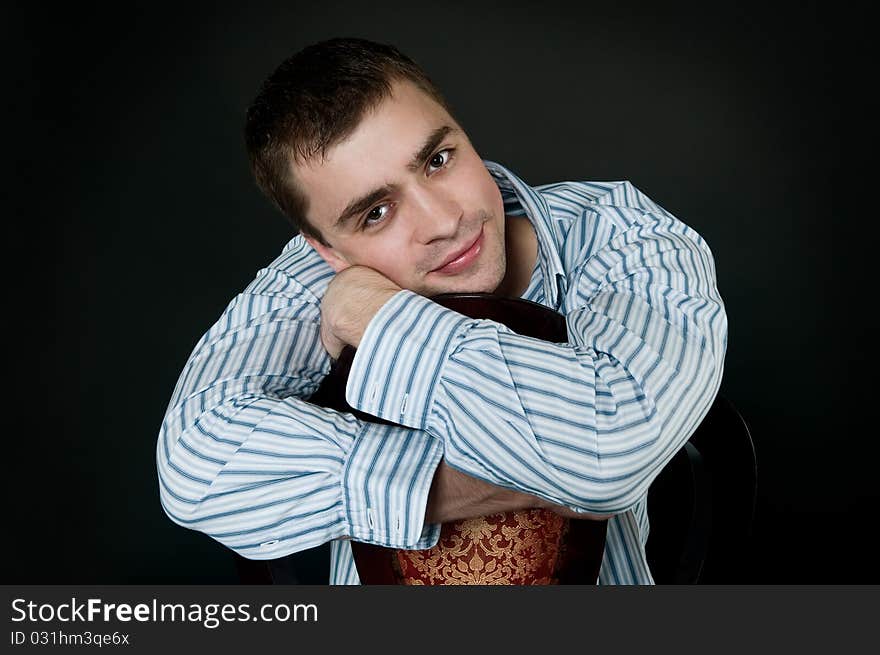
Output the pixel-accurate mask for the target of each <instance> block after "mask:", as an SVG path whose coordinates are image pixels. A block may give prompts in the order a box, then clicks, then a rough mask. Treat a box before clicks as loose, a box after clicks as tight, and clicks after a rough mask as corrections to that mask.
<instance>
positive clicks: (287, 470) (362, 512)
mask: <svg viewBox="0 0 880 655" xmlns="http://www.w3.org/2000/svg"><path fill="white" fill-rule="evenodd" d="M267 277H268V278H275V280H274V282H273V281H271V280H268V279H266V278H267ZM319 318H320V303H319V300H318V299H317V298H316V297H315V296H314V295H313V294H311V293H310V292H309V291H308V290H307V289H306V288H304V287H302V286H301V285H299V284H298V283H296V282H295V281H294V280H293V279H291V278H289V277H288V276H287V275H285V274H283V273H280V272H278V271H272V270H267V271H263V272H261V274H260V275H259V276H258V279H257V281H256V282H255V283H254V284H252V285H251V287H249V289H248V290H246V291H245V293H243V294H241V295H240V296H238V297H237V298H236V299H235V300H234V301H233V302H232V303H231V304H230V306H229V307H228V308H227V310H226V311H225V312H224V314H223V316H222V317H221V319H220V321H218V323H217V324H216V325H215V326H214V327H213V328H212V329H211V330H209V332H208V333H207V334H206V335H205V336H204V337H203V338H202V339H201V340H200V342H199V343H198V344H197V345H196V347H195V349H194V351H193V353H192V355H191V356H190V358H189V361H188V362H187V364H186V366H185V367H184V369H183V372H182V373H181V376H180V379H179V381H178V383H177V387H176V389H175V391H174V394H173V396H172V398H171V402H170V403H169V406H168V410H167V412H166V415H165V419H164V421H163V423H162V427H161V430H160V434H159V438H158V443H157V450H156V458H157V469H158V477H159V494H160V500H161V503H162V506H163V508H164V510H165V511H166V513H167V514H168V516H169V517H170V518H171V519H172V520H173V521H174V522H176V523H178V524H180V525H182V526H185V527H187V528H192V529H195V530H199V531H202V532H205V533H206V534H208V535H209V536H211V537H213V538H215V539H217V540H218V541H220V542H221V543H223V544H225V545H227V546H228V547H230V548H232V549H233V550H235V551H236V552H238V553H240V554H241V555H243V556H245V557H248V558H251V559H273V558H277V557H282V556H284V555H287V554H290V553H292V552H296V551H299V550H303V549H306V548H310V547H313V546H317V545H319V544H322V543H325V542H327V541H330V540H333V539H340V538H351V539H355V540H358V541H364V542H368V543H375V544H379V545H382V546H388V547H396V548H427V547H430V546H432V545H433V544H434V543H436V541H437V538H438V536H439V526H434V525H426V524H425V523H424V514H425V507H426V505H427V497H428V492H429V489H430V485H431V481H432V478H433V474H434V470H435V469H436V467H437V465H438V463H439V461H440V458H441V457H442V443H441V442H439V441H438V440H437V439H435V438H433V437H431V436H430V435H428V434H427V433H425V432H423V431H421V430H418V429H412V428H409V427H403V426H389V425H382V424H378V423H368V422H363V421H360V420H358V419H357V418H355V417H354V416H352V415H351V414H344V413H339V412H336V411H333V410H329V409H325V408H322V407H317V406H315V405H312V404H310V403H308V402H306V401H305V400H303V399H304V398H307V397H308V396H309V395H311V394H312V393H313V392H314V391H315V390H316V389H317V387H318V385H319V384H320V381H321V380H322V379H323V377H324V376H325V375H326V374H327V371H328V370H329V358H328V356H327V354H326V352H325V351H324V349H323V347H322V346H321V341H320V327H319V322H318V321H319Z"/></svg>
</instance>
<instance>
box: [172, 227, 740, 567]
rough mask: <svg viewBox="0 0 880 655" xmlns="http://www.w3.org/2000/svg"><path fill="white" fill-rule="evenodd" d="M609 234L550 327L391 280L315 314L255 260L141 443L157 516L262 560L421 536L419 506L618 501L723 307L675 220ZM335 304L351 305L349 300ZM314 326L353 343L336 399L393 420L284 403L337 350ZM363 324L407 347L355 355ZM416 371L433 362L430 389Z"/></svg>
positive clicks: (693, 384) (694, 415)
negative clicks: (464, 312)
mask: <svg viewBox="0 0 880 655" xmlns="http://www.w3.org/2000/svg"><path fill="white" fill-rule="evenodd" d="M610 234H611V238H610V239H607V240H606V243H607V245H606V246H605V247H603V248H596V249H595V253H594V254H593V255H592V256H590V257H586V256H583V257H581V258H580V259H581V260H582V261H583V265H582V266H581V267H580V268H579V269H578V270H573V271H572V275H571V284H570V287H569V290H568V296H567V298H566V303H567V304H568V309H569V310H570V311H568V322H569V334H570V335H572V336H573V342H572V343H570V344H546V343H540V344H538V343H535V342H534V340H529V339H527V338H525V337H521V336H520V335H515V334H512V333H510V332H509V331H506V330H504V329H503V328H502V327H501V326H498V325H497V324H491V323H490V322H484V321H473V320H471V319H467V318H466V317H462V316H460V315H457V314H455V313H454V312H450V311H449V310H445V309H442V308H440V307H439V306H437V305H435V304H434V303H431V302H430V301H428V300H427V299H424V298H421V297H419V296H416V295H415V294H412V293H410V292H406V291H404V292H401V291H399V290H396V289H386V290H385V291H386V292H387V293H388V294H390V296H389V295H384V294H382V293H379V294H378V295H377V296H376V299H375V301H376V305H377V306H378V307H379V308H378V309H377V310H376V311H372V310H370V311H365V314H364V316H365V317H366V322H365V323H366V329H363V328H362V327H361V328H358V327H357V326H359V325H362V324H361V323H358V322H357V321H355V320H353V319H351V318H350V317H338V318H337V317H333V316H326V315H325V316H324V317H322V316H321V311H322V309H323V307H322V304H321V301H320V299H319V297H318V295H319V294H318V295H316V294H315V293H313V291H312V289H310V288H306V287H304V286H302V285H300V284H299V283H298V282H297V281H296V280H294V279H292V278H290V277H287V276H285V275H284V274H283V273H281V272H279V270H277V269H270V270H267V271H264V272H262V273H261V275H260V277H259V278H258V279H257V281H255V282H254V284H253V285H251V288H249V289H248V291H247V293H245V294H243V295H242V296H240V297H239V298H237V299H236V301H234V302H233V304H232V305H231V306H230V308H229V310H227V312H226V313H225V314H224V317H223V319H221V322H220V323H218V325H217V326H215V328H214V329H212V331H210V332H209V333H208V334H207V335H206V336H205V338H204V339H203V340H202V341H201V342H200V343H199V344H198V345H197V347H196V349H195V351H194V353H193V356H192V357H191V358H190V361H189V362H188V364H187V367H186V368H185V369H184V373H183V375H182V376H181V380H180V382H179V383H178V388H177V389H176V390H175V395H174V397H173V398H172V402H171V404H170V405H169V411H168V413H167V415H166V419H165V422H164V423H163V427H162V432H161V434H160V439H159V443H158V449H157V460H158V467H159V478H160V495H161V498H162V502H163V506H164V507H165V509H166V511H167V512H168V514H169V516H171V518H172V519H173V520H175V521H177V522H178V523H180V524H182V525H185V526H187V527H192V528H195V529H199V530H202V531H204V532H206V533H208V534H209V535H211V536H213V537H214V538H216V539H218V540H219V541H221V542H223V543H225V544H227V545H228V546H230V547H231V548H233V549H235V550H237V551H238V552H240V553H241V554H243V555H245V556H248V557H253V558H257V559H269V558H274V557H280V556H283V555H285V554H288V553H290V552H294V551H296V550H301V549H304V548H309V547H311V546H314V545H317V544H320V543H323V542H326V541H328V540H331V539H337V538H343V537H351V538H354V539H358V540H361V541H368V542H371V543H379V544H382V545H387V546H392V547H402V548H424V547H428V546H430V545H432V544H433V542H434V541H435V540H436V536H437V530H436V526H434V525H433V523H432V522H433V521H445V520H452V519H455V518H461V517H464V516H468V515H474V514H485V513H489V512H490V511H499V510H501V509H520V508H523V507H531V506H552V507H556V508H561V507H564V508H566V509H565V510H561V509H560V510H559V511H564V512H570V513H571V515H577V516H581V517H583V516H585V515H607V514H613V513H618V512H622V511H626V509H627V508H628V507H630V506H631V505H632V504H633V503H634V502H635V501H636V500H637V499H638V498H640V497H641V496H643V494H644V493H645V491H646V490H647V486H648V485H649V484H650V481H651V480H652V479H653V477H654V476H655V475H656V472H658V471H659V470H660V469H661V468H662V466H663V465H664V464H665V461H667V460H668V458H669V457H671V456H672V455H673V454H674V452H675V451H676V450H677V448H678V447H680V445H681V444H682V443H683V441H684V440H686V438H687V436H689V434H690V432H691V431H692V429H693V428H694V427H695V426H696V424H698V422H699V420H701V418H702V415H703V414H704V413H705V411H706V410H707V409H708V406H709V404H710V403H711V400H712V398H713V397H714V394H715V392H716V391H717V385H718V383H719V381H720V372H721V363H722V360H723V350H724V343H725V340H726V320H725V317H724V312H723V306H722V305H721V303H720V298H718V296H717V291H716V290H715V289H714V270H713V269H712V263H711V256H710V254H709V253H708V249H707V248H705V246H704V245H703V244H702V243H701V242H700V241H699V240H698V239H697V238H695V237H694V235H693V234H692V233H691V232H688V231H687V230H684V229H682V226H681V225H680V224H677V223H675V222H670V221H653V220H651V221H647V220H646V221H645V222H644V224H642V225H639V224H634V225H633V226H632V227H631V228H630V229H627V230H625V231H618V232H617V233H616V236H615V234H614V231H613V230H612V231H611V233H610ZM584 241H585V242H586V241H587V239H584ZM294 254H295V253H294ZM290 256H294V255H290ZM297 256H299V255H297ZM355 273H356V272H352V273H351V274H350V275H354V274H355ZM303 275H304V274H303ZM320 275H324V273H315V276H314V277H315V279H317V277H320ZM304 276H305V275H304ZM305 277H307V276H305ZM337 278H338V279H333V281H332V282H330V280H331V279H332V275H331V274H330V273H327V274H326V280H325V281H324V282H325V283H327V284H328V286H327V289H326V293H324V294H323V297H324V305H326V306H329V305H328V304H327V299H328V298H330V299H331V300H332V298H333V294H334V293H335V292H336V291H339V292H342V291H344V289H343V288H342V287H343V285H342V283H343V282H344V281H345V280H344V276H343V275H342V274H340V275H339V276H337ZM319 282H320V281H319ZM319 282H318V283H315V284H314V285H313V288H317V287H320V283H319ZM334 285H336V286H339V287H340V288H338V289H336V290H335V291H334V289H333V287H334ZM392 291H393V293H392ZM383 296H384V297H383ZM340 306H341V305H340ZM354 306H355V307H359V308H361V309H364V310H366V303H364V302H363V298H362V297H359V299H358V304H356V305H354ZM325 314H326V312H325ZM343 318H344V320H343ZM346 321H351V322H349V323H346ZM347 329H348V330H353V331H354V333H353V334H348V333H346V330H347ZM321 330H330V331H331V333H332V335H333V336H335V337H336V338H337V339H338V341H339V343H351V344H352V345H355V346H358V356H357V357H356V360H355V364H354V366H353V368H352V376H351V377H350V383H349V389H348V394H347V395H348V400H349V403H350V404H351V405H352V406H354V407H356V408H357V409H360V410H362V411H365V412H366V413H369V414H373V415H375V416H380V417H381V418H386V419H388V420H390V421H392V422H394V423H398V424H400V425H401V426H402V427H391V426H384V425H379V424H364V423H361V422H359V421H357V420H356V419H355V418H354V417H352V416H351V415H342V414H338V413H336V412H331V411H329V410H322V409H321V408H316V407H314V406H311V405H308V404H307V403H305V402H303V401H302V400H300V399H301V398H307V397H308V396H309V395H311V393H312V392H314V390H315V389H316V388H317V385H318V384H319V382H320V380H321V378H322V376H323V375H324V374H326V372H327V370H328V368H329V358H328V355H327V352H326V351H328V350H329V351H332V350H334V348H336V347H339V346H338V344H337V345H336V346H334V345H333V342H332V336H331V337H328V338H324V335H323V334H322V332H321ZM358 335H359V336H358ZM380 341H381V342H382V343H383V345H384V351H391V352H397V350H398V349H397V348H396V345H395V344H396V343H403V342H406V343H409V344H410V346H411V348H409V349H408V351H407V352H403V355H402V356H400V357H397V358H395V359H394V361H393V362H391V365H388V366H386V365H384V364H383V365H377V366H369V365H368V364H369V362H370V361H371V360H372V359H373V358H379V359H380V360H381V358H382V357H383V354H382V351H381V350H380V349H379V348H378V344H379V342H380ZM322 343H325V344H327V347H326V350H325V348H323V347H321V344H322ZM438 344H439V345H438ZM426 371H439V372H440V375H439V376H437V379H438V380H439V382H438V383H437V384H436V385H434V386H431V387H430V388H428V387H422V386H420V384H421V383H422V382H423V381H424V380H427V379H432V378H431V376H430V375H425V374H424V373H425V372H426ZM477 374H479V375H480V376H481V377H480V381H479V384H475V383H474V381H473V380H474V376H475V375H477ZM376 389H379V390H381V392H380V393H378V394H376V393H374V392H375V390H376ZM548 392H549V393H548ZM499 399H500V400H499ZM492 403H497V407H496V406H495V405H493V404H492ZM492 407H495V411H488V412H487V409H488V410H491V408H492ZM548 411H553V412H554V413H556V414H557V415H558V416H561V417H563V418H564V419H565V420H563V421H559V420H557V419H554V418H552V417H550V416H548V415H547V414H548ZM484 415H485V416H486V417H487V418H486V419H485V420H484ZM426 508H427V509H426ZM426 521H427V523H426Z"/></svg>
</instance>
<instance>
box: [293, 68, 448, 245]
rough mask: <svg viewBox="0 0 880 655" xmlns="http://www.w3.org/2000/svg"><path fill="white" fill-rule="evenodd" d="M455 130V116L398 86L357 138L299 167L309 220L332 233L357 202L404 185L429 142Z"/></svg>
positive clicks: (404, 84)
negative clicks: (338, 219)
mask: <svg viewBox="0 0 880 655" xmlns="http://www.w3.org/2000/svg"><path fill="white" fill-rule="evenodd" d="M444 125H449V126H452V127H453V128H455V131H454V132H452V133H451V134H450V138H451V137H452V135H454V134H457V135H459V136H463V134H462V133H461V131H460V130H461V128H460V127H459V126H458V124H457V123H456V122H455V121H454V119H453V118H452V117H451V116H450V115H449V113H448V112H447V111H446V110H445V109H444V108H443V107H442V106H441V105H439V104H438V103H437V102H436V101H434V100H433V99H432V98H431V97H430V96H429V95H427V94H426V93H425V92H424V91H422V90H421V89H419V88H418V87H417V86H415V85H414V84H412V83H411V82H395V83H394V84H393V85H392V91H391V94H390V95H389V96H388V97H387V98H385V99H384V100H383V101H382V102H381V103H379V105H377V106H376V107H375V108H374V109H372V110H371V111H368V112H367V113H366V114H365V115H364V117H363V119H362V120H361V122H360V123H359V124H358V126H357V128H355V130H354V132H352V134H351V135H350V136H349V137H348V138H346V139H344V140H343V141H341V142H339V143H338V144H336V145H334V146H333V147H331V148H330V149H329V150H328V151H327V153H326V155H325V156H324V157H323V158H321V157H320V156H316V157H313V158H312V159H311V160H310V161H308V162H306V163H303V164H297V165H294V166H293V175H294V177H295V179H296V181H297V184H298V186H299V187H300V189H301V190H302V191H303V192H304V193H305V195H306V198H307V199H308V203H307V204H308V216H307V218H308V220H309V222H310V223H312V225H314V226H315V227H318V228H319V229H326V228H327V227H329V225H330V224H332V223H333V222H334V221H335V218H336V217H337V216H338V215H339V213H340V212H341V211H342V210H343V209H344V208H345V207H346V206H347V205H348V204H349V202H350V201H351V200H353V199H355V198H358V197H360V196H363V195H365V194H367V193H370V192H371V191H373V190H375V189H376V188H378V187H381V186H384V185H399V184H402V183H403V182H404V178H405V177H406V176H407V175H408V174H410V173H409V172H408V165H409V164H410V162H411V160H412V157H413V155H414V154H415V153H416V152H418V151H419V149H420V148H421V147H422V146H423V145H424V143H425V140H426V139H427V138H428V137H429V136H430V135H431V134H432V133H433V132H434V131H435V130H437V129H438V128H440V127H442V126H444Z"/></svg>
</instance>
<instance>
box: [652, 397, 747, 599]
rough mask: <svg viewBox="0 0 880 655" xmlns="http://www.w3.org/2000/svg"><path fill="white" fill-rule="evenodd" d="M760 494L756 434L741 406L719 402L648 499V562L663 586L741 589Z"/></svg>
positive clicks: (724, 399) (726, 400)
mask: <svg viewBox="0 0 880 655" xmlns="http://www.w3.org/2000/svg"><path fill="white" fill-rule="evenodd" d="M756 494H757V460H756V456H755V447H754V442H753V441H752V437H751V433H750V431H749V427H748V425H747V423H746V421H745V420H744V419H743V417H742V416H741V415H740V413H739V411H737V409H736V407H734V405H733V403H731V402H730V400H728V399H727V398H725V397H723V396H720V395H719V396H718V397H717V398H716V399H715V402H714V403H713V405H712V407H711V409H710V410H709V413H708V414H707V415H706V418H705V419H704V420H703V422H702V423H701V424H700V426H699V427H698V428H697V430H696V431H695V432H694V434H693V435H692V436H691V438H690V439H689V440H688V442H687V444H685V446H684V447H683V448H682V449H681V450H680V451H679V452H678V453H677V454H676V455H675V457H673V459H672V460H671V461H670V462H669V464H667V466H666V467H665V468H664V469H663V471H662V472H661V473H660V475H659V476H658V477H657V479H656V480H655V481H654V483H653V484H652V485H651V489H650V491H649V493H648V518H649V520H650V523H651V532H650V537H649V539H648V544H647V557H648V564H649V566H650V567H651V572H652V574H653V576H654V580H655V582H657V583H658V584H696V583H702V584H725V583H736V582H740V581H741V580H742V577H743V573H745V571H744V568H743V567H744V565H745V564H746V563H747V562H748V556H747V555H748V552H749V548H750V543H751V531H752V522H753V520H754V514H755V499H756Z"/></svg>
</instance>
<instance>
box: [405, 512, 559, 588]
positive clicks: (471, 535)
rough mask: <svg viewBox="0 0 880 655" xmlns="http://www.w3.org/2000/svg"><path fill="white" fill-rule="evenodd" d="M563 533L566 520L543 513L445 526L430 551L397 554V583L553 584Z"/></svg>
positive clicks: (497, 516)
mask: <svg viewBox="0 0 880 655" xmlns="http://www.w3.org/2000/svg"><path fill="white" fill-rule="evenodd" d="M567 530H568V520H567V519H564V518H562V517H561V516H559V515H558V514H554V513H553V512H551V511H549V510H544V509H531V510H524V511H520V512H505V513H502V514H492V515H490V516H481V517H478V518H472V519H465V520H463V521H457V522H455V523H446V524H444V525H443V529H442V531H441V532H440V540H439V542H438V543H437V545H436V546H434V547H433V548H429V549H427V550H398V551H396V555H397V557H396V569H397V570H396V573H397V574H398V577H399V584H405V585H442V584H453V585H471V584H473V585H544V584H557V582H558V579H557V571H556V569H557V565H558V564H559V561H560V551H561V549H562V543H563V539H564V536H565V533H566V532H567Z"/></svg>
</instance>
